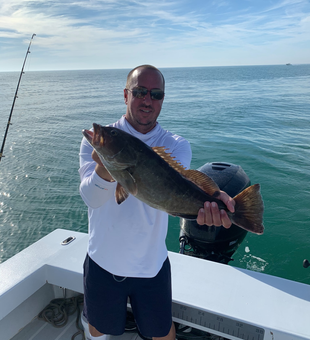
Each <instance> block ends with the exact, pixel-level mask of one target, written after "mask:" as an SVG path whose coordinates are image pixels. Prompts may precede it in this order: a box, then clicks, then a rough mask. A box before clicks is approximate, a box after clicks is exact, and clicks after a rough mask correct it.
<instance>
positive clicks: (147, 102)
mask: <svg viewBox="0 0 310 340" xmlns="http://www.w3.org/2000/svg"><path fill="white" fill-rule="evenodd" d="M143 101H144V103H145V105H151V104H152V98H151V93H150V91H147V94H146V96H145V97H144V99H143Z"/></svg>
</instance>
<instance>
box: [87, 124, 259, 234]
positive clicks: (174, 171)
mask: <svg viewBox="0 0 310 340" xmlns="http://www.w3.org/2000/svg"><path fill="white" fill-rule="evenodd" d="M83 135H84V136H85V138H86V139H87V141H88V142H89V143H90V144H91V145H92V146H93V148H94V149H95V150H96V152H97V154H98V156H99V158H100V160H101V162H102V164H103V165H104V166H105V167H106V169H107V171H108V172H109V173H110V175H111V176H112V177H113V178H114V180H115V181H116V182H117V186H116V191H115V199H116V202H117V203H118V204H121V203H122V202H124V201H125V200H126V198H127V197H128V195H129V194H131V195H133V196H135V197H136V198H137V199H139V200H141V201H142V202H144V203H146V204H148V205H149V206H151V207H153V208H155V209H159V210H162V211H165V212H167V213H168V214H170V215H172V216H179V217H182V218H185V219H191V220H193V219H196V218H197V215H198V211H199V209H200V208H203V206H204V202H206V201H209V202H216V203H217V204H218V206H219V209H224V210H225V211H226V212H227V215H228V216H229V218H230V220H231V222H232V223H234V224H235V225H237V226H239V227H241V228H243V229H245V230H247V231H250V232H252V233H255V234H262V233H263V231H264V226H263V211H264V204H263V200H262V197H261V193H260V185H259V184H254V185H252V186H249V187H248V188H246V189H245V190H243V191H242V192H241V193H239V194H238V195H236V196H235V197H234V198H233V199H234V201H235V212H234V213H231V212H230V211H229V210H228V209H227V207H226V205H225V204H224V203H223V202H222V201H221V200H220V199H219V198H218V197H219V195H220V189H219V187H218V185H217V184H216V183H215V182H214V181H213V180H212V179H211V178H210V177H208V176H207V175H206V174H204V173H202V172H200V171H198V170H191V169H185V168H184V167H183V166H182V165H181V164H180V163H179V162H178V161H177V160H175V159H174V158H173V157H172V156H171V154H170V153H168V152H167V151H168V150H167V149H165V148H164V147H149V146H148V145H146V144H145V143H144V142H142V141H141V140H140V139H138V138H136V137H134V136H132V135H130V134H128V133H127V132H125V131H122V130H120V129H117V128H115V127H108V126H101V125H98V124H93V132H92V131H90V130H83Z"/></svg>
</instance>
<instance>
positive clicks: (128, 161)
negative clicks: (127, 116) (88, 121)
mask: <svg viewBox="0 0 310 340" xmlns="http://www.w3.org/2000/svg"><path fill="white" fill-rule="evenodd" d="M82 133H83V135H84V137H85V138H86V140H87V141H88V142H89V143H90V144H91V145H92V146H93V148H94V149H95V150H96V152H97V154H98V155H99V158H100V160H101V162H102V163H103V165H104V166H105V167H106V168H107V169H108V170H109V169H112V168H113V169H117V170H121V169H123V168H124V169H126V168H128V167H129V166H134V165H135V164H136V154H135V152H134V151H133V150H132V149H131V147H130V146H131V143H130V141H129V139H130V138H131V137H132V136H131V135H129V134H128V133H126V132H124V131H122V130H120V129H117V128H114V127H111V126H102V125H99V124H96V123H94V124H93V131H90V130H83V131H82Z"/></svg>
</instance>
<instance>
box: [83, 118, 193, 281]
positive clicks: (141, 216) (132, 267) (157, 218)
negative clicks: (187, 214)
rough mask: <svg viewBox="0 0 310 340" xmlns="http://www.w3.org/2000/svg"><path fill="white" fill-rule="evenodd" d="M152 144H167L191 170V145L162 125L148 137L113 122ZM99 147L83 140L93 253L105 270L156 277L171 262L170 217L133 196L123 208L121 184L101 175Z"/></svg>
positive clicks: (124, 122) (124, 123) (85, 195)
mask: <svg viewBox="0 0 310 340" xmlns="http://www.w3.org/2000/svg"><path fill="white" fill-rule="evenodd" d="M111 126H114V127H116V128H119V129H121V130H124V131H126V132H128V133H130V134H132V135H134V136H135V137H137V138H139V139H141V140H142V141H143V142H144V143H146V144H147V145H149V146H151V147H153V146H164V147H165V148H168V149H169V151H168V152H171V153H172V156H173V157H175V159H176V160H178V161H179V162H181V164H182V165H183V166H184V167H186V168H189V166H190V161H191V156H192V153H191V148H190V144H189V143H188V141H186V140H185V139H184V138H182V137H180V136H178V135H174V134H172V133H170V132H169V131H167V130H164V129H162V127H161V126H160V124H159V123H157V125H156V126H155V127H154V129H153V130H151V131H150V132H148V133H147V134H142V133H139V132H138V131H136V130H135V129H134V128H133V127H132V126H131V125H130V124H129V123H128V122H127V120H126V119H125V117H124V116H123V117H122V118H121V119H120V120H119V121H117V122H116V123H114V124H112V125H111ZM92 151H93V147H92V146H91V145H90V144H89V143H88V142H87V141H86V139H85V138H83V140H82V143H81V149H80V169H79V173H80V177H81V184H80V194H81V197H82V199H83V200H84V202H85V204H86V205H87V206H88V220H89V244H88V254H89V256H90V257H91V258H92V260H93V261H95V262H96V263H97V264H98V265H99V266H100V267H102V268H104V269H105V270H107V271H108V272H110V273H112V274H114V275H118V276H124V277H154V276H155V275H156V274H157V273H158V272H159V270H160V268H161V267H162V264H163V262H164V261H165V259H166V258H167V248H166V243H165V239H166V235H167V229H168V215H167V213H165V212H163V211H160V210H157V209H154V208H151V207H150V206H148V205H147V204H145V203H143V202H141V201H140V200H138V199H137V198H135V197H134V196H133V195H129V197H128V198H127V199H126V200H125V201H124V202H123V203H122V204H120V205H118V204H117V203H116V201H115V196H114V195H115V189H116V184H117V183H116V182H107V181H105V180H104V179H102V178H101V177H99V176H98V175H97V173H96V172H95V166H96V163H95V162H94V161H93V159H92V158H91V154H92Z"/></svg>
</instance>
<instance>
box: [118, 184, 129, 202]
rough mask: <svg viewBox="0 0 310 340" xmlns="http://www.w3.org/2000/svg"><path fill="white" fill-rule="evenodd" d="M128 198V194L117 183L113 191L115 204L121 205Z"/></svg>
mask: <svg viewBox="0 0 310 340" xmlns="http://www.w3.org/2000/svg"><path fill="white" fill-rule="evenodd" d="M128 196H129V194H128V192H127V191H126V190H125V189H124V188H123V187H122V186H121V185H120V184H119V183H117V186H116V190H115V200H116V203H117V204H121V203H123V202H124V201H125V200H126V198H127V197H128Z"/></svg>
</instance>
